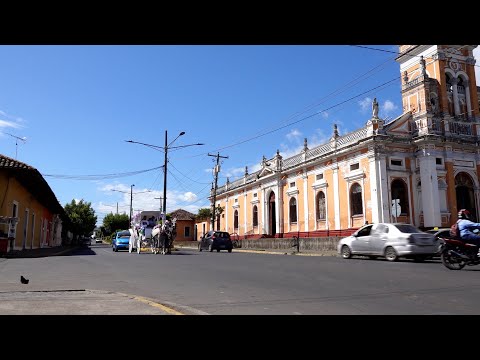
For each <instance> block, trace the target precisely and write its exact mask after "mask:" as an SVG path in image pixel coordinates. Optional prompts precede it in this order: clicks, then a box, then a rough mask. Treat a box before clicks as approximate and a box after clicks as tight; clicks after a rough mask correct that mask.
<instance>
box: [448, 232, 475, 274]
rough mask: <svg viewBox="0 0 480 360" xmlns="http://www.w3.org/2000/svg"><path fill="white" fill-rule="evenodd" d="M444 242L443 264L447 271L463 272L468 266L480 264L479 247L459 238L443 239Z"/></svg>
mask: <svg viewBox="0 0 480 360" xmlns="http://www.w3.org/2000/svg"><path fill="white" fill-rule="evenodd" d="M442 240H443V245H442V249H441V258H442V264H443V265H444V266H445V267H446V268H447V269H450V270H461V269H463V268H464V267H465V266H466V265H469V266H472V265H479V264H480V257H479V256H478V249H479V247H478V246H477V245H474V244H469V243H466V242H464V241H462V240H459V239H457V238H452V239H447V238H442Z"/></svg>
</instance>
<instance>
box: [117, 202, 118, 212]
mask: <svg viewBox="0 0 480 360" xmlns="http://www.w3.org/2000/svg"><path fill="white" fill-rule="evenodd" d="M117 215H118V201H117Z"/></svg>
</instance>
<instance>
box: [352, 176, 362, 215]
mask: <svg viewBox="0 0 480 360" xmlns="http://www.w3.org/2000/svg"><path fill="white" fill-rule="evenodd" d="M350 210H351V215H352V216H354V215H362V214H363V205H362V187H361V186H360V185H359V184H358V183H354V184H353V185H352V187H351V188H350Z"/></svg>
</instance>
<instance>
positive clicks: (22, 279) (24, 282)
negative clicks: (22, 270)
mask: <svg viewBox="0 0 480 360" xmlns="http://www.w3.org/2000/svg"><path fill="white" fill-rule="evenodd" d="M29 281H30V280H28V279H25V278H24V277H23V275H20V282H21V283H22V284H28V282H29Z"/></svg>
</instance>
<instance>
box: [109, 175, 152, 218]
mask: <svg viewBox="0 0 480 360" xmlns="http://www.w3.org/2000/svg"><path fill="white" fill-rule="evenodd" d="M134 186H135V184H132V185H130V225H131V224H132V210H133V208H132V203H133V187H134ZM111 190H112V191H116V192H121V193H124V194H128V192H127V191H122V190H117V189H111ZM147 192H152V191H151V190H147V191H139V192H136V193H135V194H142V193H147ZM117 214H118V203H117Z"/></svg>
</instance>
